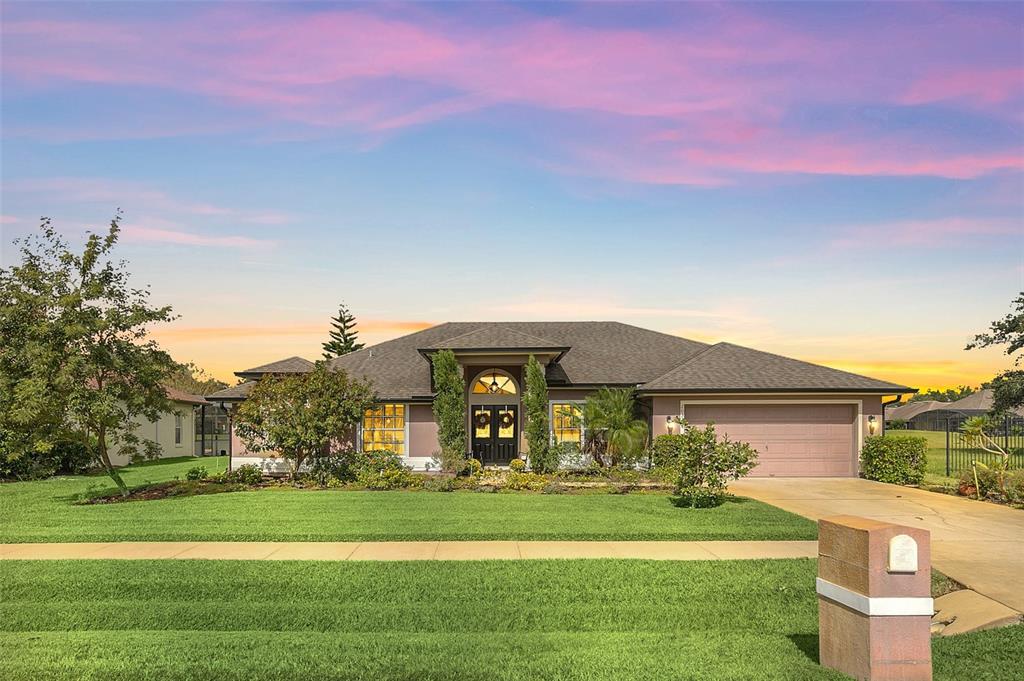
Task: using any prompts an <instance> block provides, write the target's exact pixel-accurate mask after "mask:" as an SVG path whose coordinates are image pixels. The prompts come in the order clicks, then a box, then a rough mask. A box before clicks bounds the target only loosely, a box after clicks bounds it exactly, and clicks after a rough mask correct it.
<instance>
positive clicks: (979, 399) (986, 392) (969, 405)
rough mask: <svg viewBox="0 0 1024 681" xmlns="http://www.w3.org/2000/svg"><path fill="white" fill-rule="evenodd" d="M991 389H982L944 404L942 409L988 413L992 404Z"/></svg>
mask: <svg viewBox="0 0 1024 681" xmlns="http://www.w3.org/2000/svg"><path fill="white" fill-rule="evenodd" d="M993 399H994V398H993V396H992V389H991V388H982V389H981V390H978V391H976V392H973V393H971V394H970V395H968V396H967V397H961V398H960V399H959V400H954V401H952V402H946V403H945V407H943V408H944V409H952V410H953V411H990V410H991V409H992V403H993Z"/></svg>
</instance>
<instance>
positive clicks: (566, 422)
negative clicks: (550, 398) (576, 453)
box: [551, 402, 583, 444]
mask: <svg viewBox="0 0 1024 681" xmlns="http://www.w3.org/2000/svg"><path fill="white" fill-rule="evenodd" d="M551 436H552V438H553V439H554V441H555V442H573V443H575V444H581V443H582V442H583V409H582V407H581V406H580V404H579V403H577V402H552V403H551Z"/></svg>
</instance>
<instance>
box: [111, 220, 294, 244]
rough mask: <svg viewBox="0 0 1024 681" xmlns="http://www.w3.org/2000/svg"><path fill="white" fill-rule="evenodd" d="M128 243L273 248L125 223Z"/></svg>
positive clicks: (248, 241) (232, 238)
mask: <svg viewBox="0 0 1024 681" xmlns="http://www.w3.org/2000/svg"><path fill="white" fill-rule="evenodd" d="M122 235H123V236H124V240H125V241H128V242H146V243H165V244H181V245H185V246H224V247H228V248H242V249H263V248H271V247H273V246H274V242H273V241H268V240H265V239H251V238H249V237H244V236H211V235H207V234H197V233H194V232H186V231H182V230H179V229H168V228H167V227H163V226H148V225H140V224H132V223H127V224H125V225H124V228H123V230H122Z"/></svg>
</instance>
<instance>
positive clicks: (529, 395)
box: [523, 355, 558, 473]
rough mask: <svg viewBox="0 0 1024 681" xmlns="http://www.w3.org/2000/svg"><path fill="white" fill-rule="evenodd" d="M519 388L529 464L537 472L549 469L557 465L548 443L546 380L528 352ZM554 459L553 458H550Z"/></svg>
mask: <svg viewBox="0 0 1024 681" xmlns="http://www.w3.org/2000/svg"><path fill="white" fill-rule="evenodd" d="M524 383H525V387H524V390H523V412H524V413H525V415H526V424H525V434H526V443H527V445H528V446H529V448H530V467H531V468H533V470H534V471H536V472H537V473H550V472H552V471H554V470H555V469H556V468H557V467H558V461H557V459H556V457H553V456H552V453H556V454H557V452H555V450H553V449H552V447H551V436H550V429H549V428H548V382H547V379H546V378H545V377H544V367H542V366H541V365H540V362H538V361H537V358H536V357H534V356H533V355H530V359H529V360H527V362H526V380H525V382H524ZM553 459H554V460H553Z"/></svg>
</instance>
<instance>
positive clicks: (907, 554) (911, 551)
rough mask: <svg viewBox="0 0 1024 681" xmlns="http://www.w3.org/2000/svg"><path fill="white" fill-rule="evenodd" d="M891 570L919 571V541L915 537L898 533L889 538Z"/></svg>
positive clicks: (889, 569) (889, 565)
mask: <svg viewBox="0 0 1024 681" xmlns="http://www.w3.org/2000/svg"><path fill="white" fill-rule="evenodd" d="M887 569H888V571H889V572H909V573H913V572H917V542H916V541H914V538H913V537H910V536H908V535H905V534H897V535H896V536H895V537H893V538H892V539H890V540H889V561H888V567H887Z"/></svg>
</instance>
